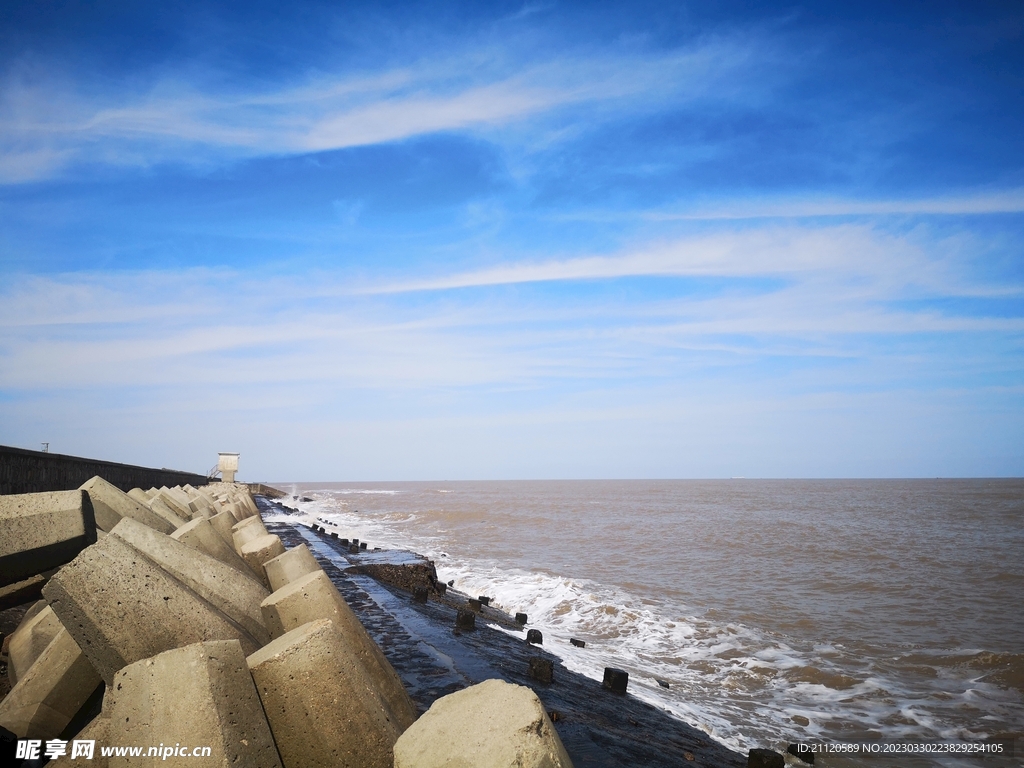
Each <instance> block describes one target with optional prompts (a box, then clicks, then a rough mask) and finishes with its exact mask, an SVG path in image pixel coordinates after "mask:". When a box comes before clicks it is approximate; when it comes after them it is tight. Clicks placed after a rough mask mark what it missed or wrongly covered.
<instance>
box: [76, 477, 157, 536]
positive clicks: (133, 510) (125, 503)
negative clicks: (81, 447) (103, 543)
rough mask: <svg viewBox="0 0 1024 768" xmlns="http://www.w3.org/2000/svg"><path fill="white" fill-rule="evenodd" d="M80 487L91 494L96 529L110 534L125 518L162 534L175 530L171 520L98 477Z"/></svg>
mask: <svg viewBox="0 0 1024 768" xmlns="http://www.w3.org/2000/svg"><path fill="white" fill-rule="evenodd" d="M80 487H81V489H82V490H83V491H85V492H86V493H88V494H89V499H90V500H91V501H92V508H93V512H94V514H95V515H96V527H97V528H99V529H100V530H102V531H108V532H109V531H110V530H111V529H112V528H113V527H114V526H115V525H117V524H118V523H119V522H121V518H123V517H130V518H132V519H133V520H138V521H139V522H140V523H145V524H146V525H148V526H149V527H150V528H153V529H154V530H157V531H160V532H161V533H170V532H171V531H173V530H174V526H172V525H171V523H170V521H169V520H166V519H164V518H163V517H160V515H158V514H157V513H156V512H154V511H153V510H151V509H150V508H149V507H148V506H144V505H143V504H141V503H139V502H138V501H136V500H135V499H133V498H132V497H131V496H129V495H128V494H127V493H125V492H124V491H122V490H121V489H120V488H118V487H117V486H115V485H111V484H110V483H108V482H107V481H106V480H104V479H103V478H102V477H100V476H98V475H97V476H96V477H94V478H92V479H91V480H87V481H86V482H85V483H83V484H82V485H81V486H80Z"/></svg>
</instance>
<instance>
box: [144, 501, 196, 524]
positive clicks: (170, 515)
mask: <svg viewBox="0 0 1024 768" xmlns="http://www.w3.org/2000/svg"><path fill="white" fill-rule="evenodd" d="M149 508H150V509H152V510H153V511H154V512H155V513H156V514H158V515H160V517H162V518H163V519H164V520H166V521H167V522H168V523H170V524H171V525H173V526H174V530H177V529H178V528H181V526H183V525H184V524H185V523H187V522H188V520H186V519H183V518H181V517H180V516H179V515H178V513H177V512H175V511H174V510H173V509H171V508H170V507H169V506H167V504H166V503H165V502H164V500H163V499H161V498H160V497H159V496H154V497H153V498H152V499H150V500H149Z"/></svg>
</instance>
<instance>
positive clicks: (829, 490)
mask: <svg viewBox="0 0 1024 768" xmlns="http://www.w3.org/2000/svg"><path fill="white" fill-rule="evenodd" d="M281 487H282V488H284V489H290V490H291V492H292V493H293V494H296V495H305V496H307V497H309V498H311V499H312V501H309V502H298V503H297V502H292V504H296V503H297V505H298V506H299V507H300V508H302V509H303V511H306V512H309V513H310V514H313V515H315V516H317V517H322V518H323V519H326V520H331V521H333V522H335V523H337V525H338V528H337V530H338V531H339V533H340V535H341V536H348V537H358V538H359V539H361V540H363V541H368V542H370V546H371V547H373V546H382V547H406V548H410V549H413V550H416V551H418V552H421V553H423V554H425V555H427V556H429V557H430V558H432V559H433V560H434V561H435V563H436V566H437V572H438V576H439V578H440V579H442V580H444V581H448V580H449V579H453V580H454V581H455V586H456V588H458V589H460V590H461V591H463V592H465V593H467V594H469V595H472V596H476V595H488V596H490V597H491V598H492V605H495V606H497V607H500V608H503V609H505V610H506V611H508V612H511V613H514V612H517V611H521V612H525V613H527V614H528V616H529V622H530V626H531V627H536V628H539V629H541V630H542V631H543V633H544V637H545V645H544V647H545V649H546V650H548V651H551V652H553V653H556V654H557V655H559V656H560V657H561V658H562V659H563V660H564V663H565V665H566V666H567V667H568V668H570V669H571V670H573V671H576V672H580V673H582V674H585V675H588V676H590V677H593V678H595V679H600V678H601V675H602V671H603V668H604V667H606V666H614V667H620V668H623V669H625V670H627V671H628V672H629V675H630V682H629V686H630V687H629V690H630V693H631V694H633V695H637V696H640V697H643V698H644V699H645V700H647V701H649V702H651V703H652V704H654V705H656V706H658V707H661V708H663V709H666V710H669V711H670V712H672V713H674V714H675V715H677V716H678V717H680V718H682V719H684V720H686V721H687V722H689V723H691V724H693V725H696V726H698V727H700V728H703V729H704V730H705V731H707V732H708V733H709V734H711V735H712V736H714V737H715V738H717V739H719V740H720V741H723V742H724V743H726V744H727V745H729V746H732V747H734V748H736V749H739V750H743V751H746V750H747V749H749V748H751V747H764V746H774V747H779V746H784V745H785V743H787V742H791V741H831V742H862V741H870V740H875V741H878V740H888V741H903V742H915V741H929V742H933V741H950V740H978V739H986V738H997V737H998V738H1007V737H1010V738H1012V737H1014V736H1016V737H1018V738H1019V737H1020V736H1021V735H1022V724H1024V694H1022V689H1024V610H1022V609H1024V557H1022V555H1024V481H1021V480H882V481H875V480H855V481H825V480H821V481H818V480H813V481H795V480H793V481H787V480H777V481H755V480H725V481H686V480H683V481H514V482H511V481H510V482H433V483H312V484H310V483H306V484H294V485H293V484H282V486H281ZM570 637H573V638H578V639H581V640H584V641H585V642H586V647H585V648H582V649H580V648H576V647H573V646H571V645H570V644H569V642H568V641H569V638H570ZM658 681H662V682H663V683H667V684H668V687H667V688H665V687H664V686H663V685H662V684H660V683H659V682H658ZM960 764H963V763H960Z"/></svg>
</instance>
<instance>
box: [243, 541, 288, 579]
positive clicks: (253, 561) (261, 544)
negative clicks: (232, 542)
mask: <svg viewBox="0 0 1024 768" xmlns="http://www.w3.org/2000/svg"><path fill="white" fill-rule="evenodd" d="M284 552H285V549H284V544H282V543H281V539H280V538H279V537H278V536H275V535H274V534H272V533H268V534H267V535H266V536H259V537H257V538H255V539H253V540H252V541H250V542H249V543H248V544H246V545H245V546H244V547H242V549H241V551H240V552H239V553H238V554H240V555H241V556H242V559H243V560H245V562H246V564H247V565H248V566H249V567H250V568H252V569H253V570H254V571H257V572H258V573H259V574H260V575H261V576H262V577H263V583H264V584H266V585H267V586H270V580H269V579H268V578H267V571H266V569H265V568H264V566H263V564H264V563H265V562H267V561H268V560H273V559H274V558H275V557H277V556H278V555H283V554H284ZM257 569H258V570H257Z"/></svg>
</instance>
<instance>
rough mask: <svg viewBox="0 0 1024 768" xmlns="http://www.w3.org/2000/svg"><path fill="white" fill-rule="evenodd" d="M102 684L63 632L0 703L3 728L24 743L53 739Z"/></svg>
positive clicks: (82, 655) (73, 643) (0, 722)
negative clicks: (40, 739)
mask: <svg viewBox="0 0 1024 768" xmlns="http://www.w3.org/2000/svg"><path fill="white" fill-rule="evenodd" d="M99 684H100V676H99V674H98V673H97V672H96V670H95V669H94V668H93V666H92V664H90V663H89V660H88V659H87V658H86V657H85V654H83V653H82V650H81V649H80V648H79V647H78V644H77V643H75V641H74V639H73V638H72V637H71V634H70V633H69V632H68V631H67V630H66V629H62V630H61V631H60V632H58V633H57V636H56V637H54V638H53V640H51V641H50V644H49V645H48V646H46V650H44V651H43V652H42V653H41V654H40V655H39V658H38V659H36V661H35V664H33V665H32V666H31V667H29V669H28V671H27V672H26V673H25V676H24V677H22V678H21V679H20V680H19V681H18V684H17V685H15V686H14V688H12V689H11V692H10V693H8V694H7V696H6V697H5V698H4V699H3V701H0V725H2V726H3V727H4V728H6V729H7V730H9V731H11V732H13V733H16V734H18V736H19V737H21V738H23V739H29V738H32V739H38V738H53V737H54V736H56V735H57V734H59V733H60V732H61V731H63V730H64V728H65V727H66V726H67V724H68V723H70V722H71V718H72V717H74V716H75V714H76V713H77V712H78V710H79V709H81V707H82V705H83V704H84V703H85V700H86V699H88V698H89V696H91V695H92V692H93V691H95V690H96V687H97V686H98V685H99Z"/></svg>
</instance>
